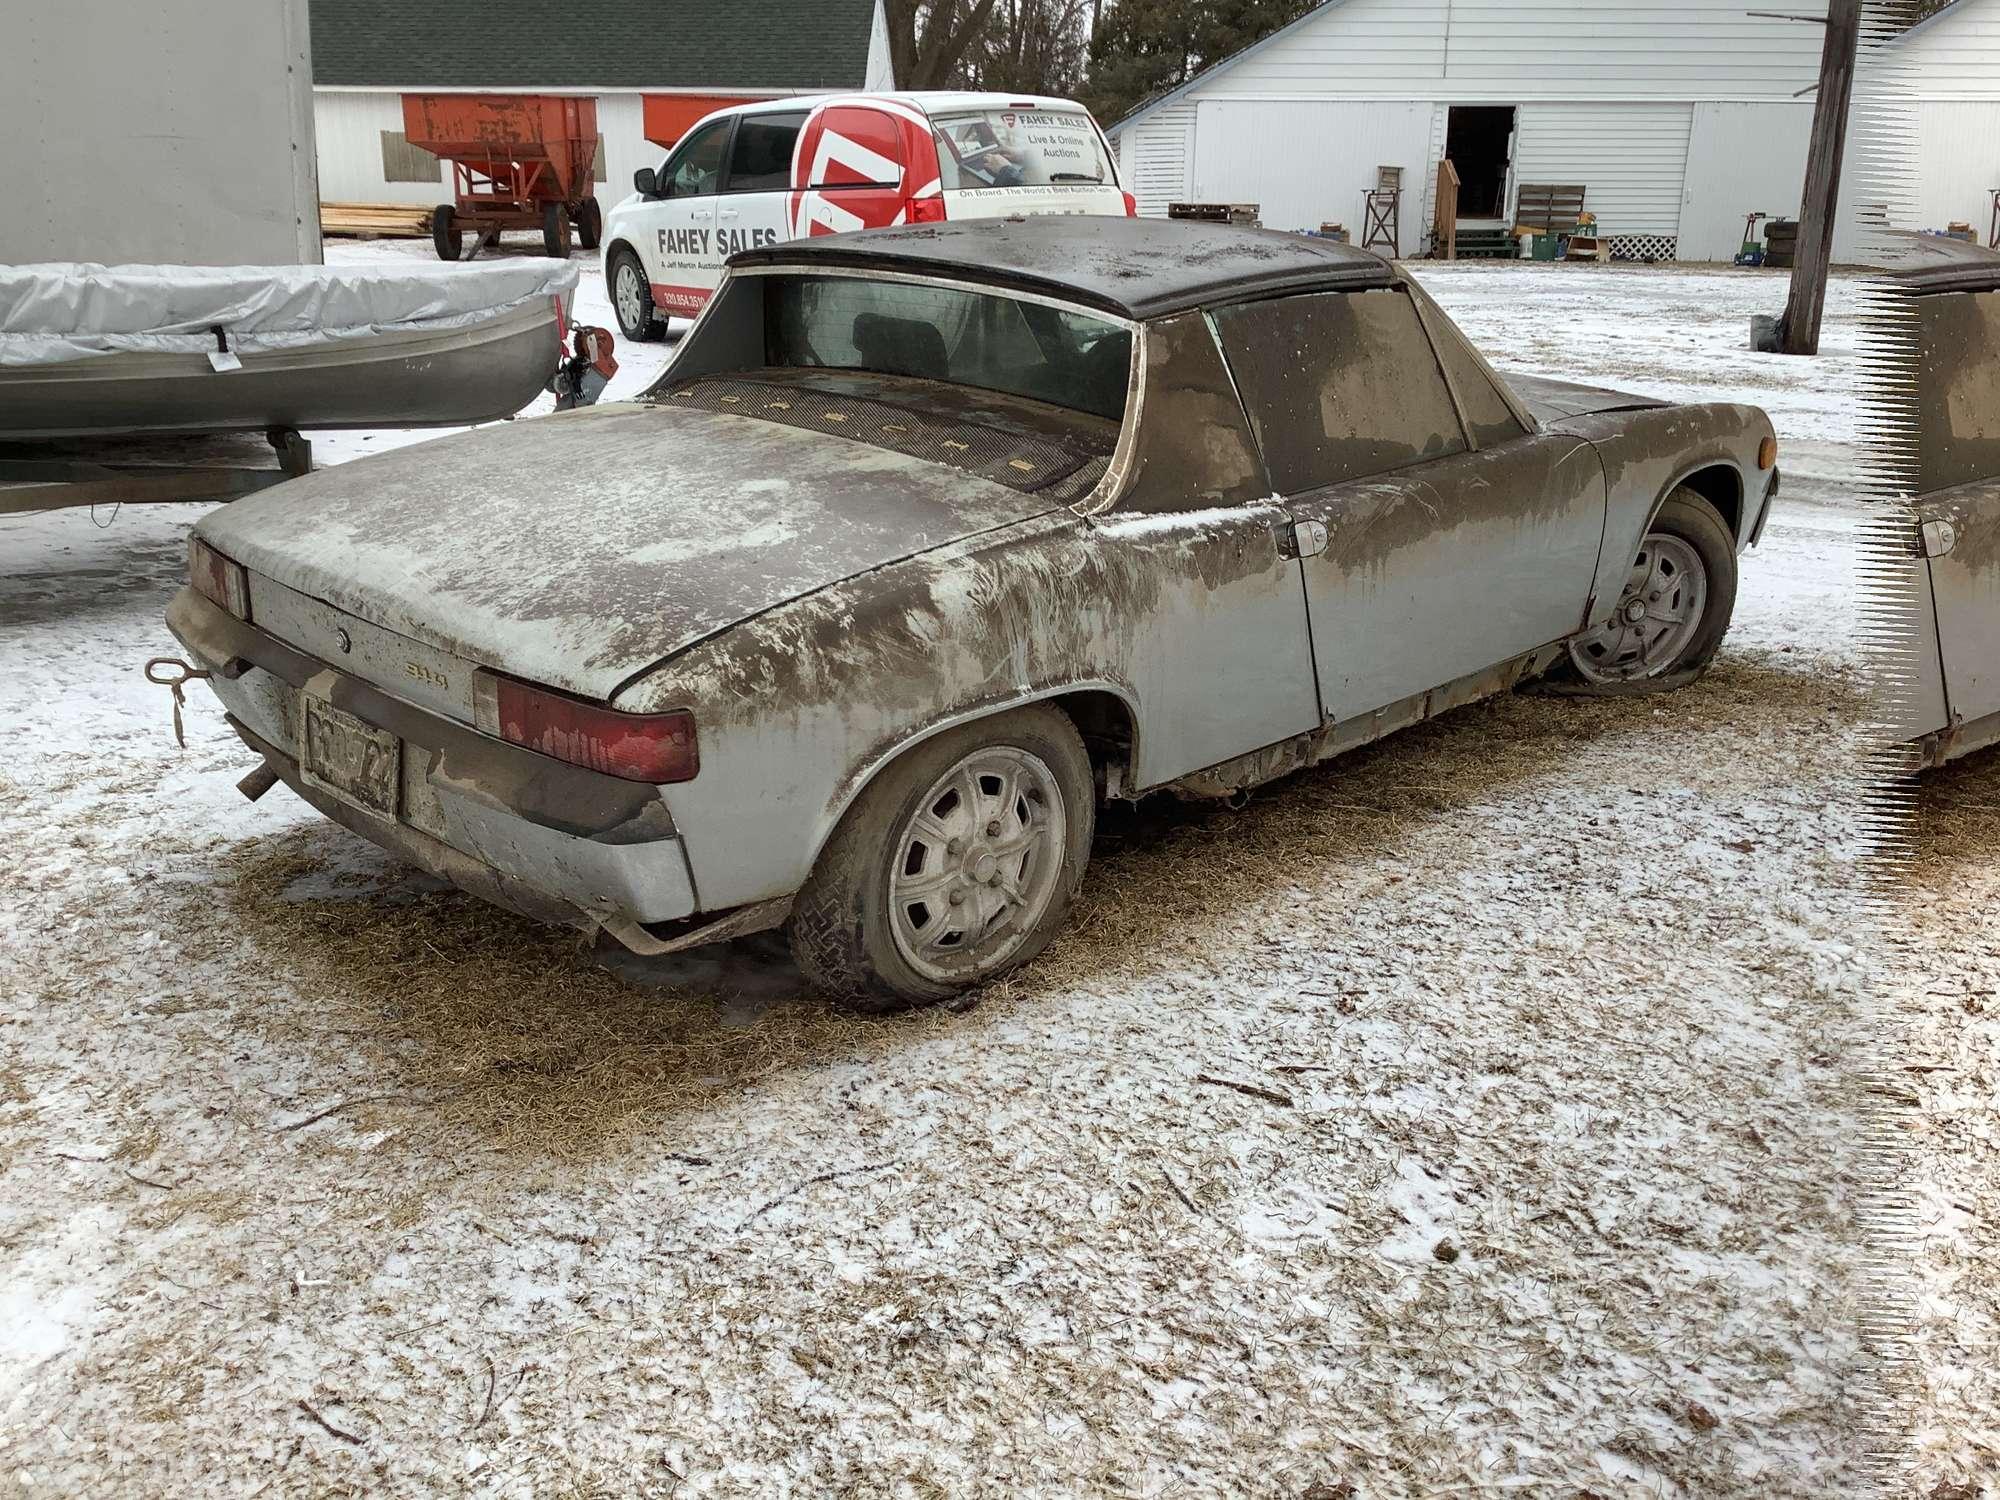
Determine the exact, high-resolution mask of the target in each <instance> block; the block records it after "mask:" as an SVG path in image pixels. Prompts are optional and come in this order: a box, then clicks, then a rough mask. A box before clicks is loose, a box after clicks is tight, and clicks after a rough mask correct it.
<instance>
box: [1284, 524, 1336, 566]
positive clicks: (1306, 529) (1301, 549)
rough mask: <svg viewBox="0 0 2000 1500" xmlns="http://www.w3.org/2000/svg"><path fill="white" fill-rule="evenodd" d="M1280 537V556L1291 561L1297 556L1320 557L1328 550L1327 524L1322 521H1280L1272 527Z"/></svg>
mask: <svg viewBox="0 0 2000 1500" xmlns="http://www.w3.org/2000/svg"><path fill="white" fill-rule="evenodd" d="M1271 529H1272V530H1273V531H1274V532H1276V533H1277V537H1278V556H1279V557H1281V558H1283V559H1285V561H1287V562H1290V561H1292V560H1293V559H1295V558H1301V557H1318V556H1319V555H1320V553H1322V552H1324V551H1326V525H1325V523H1324V522H1321V521H1280V522H1278V523H1277V524H1276V525H1275V526H1273V527H1272V528H1271Z"/></svg>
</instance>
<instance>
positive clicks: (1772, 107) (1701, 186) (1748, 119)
mask: <svg viewBox="0 0 2000 1500" xmlns="http://www.w3.org/2000/svg"><path fill="white" fill-rule="evenodd" d="M1812 117H1813V106H1812V101H1811V100H1810V99H1802V100H1800V101H1799V102H1798V103H1797V104H1716V103H1707V104H1697V105H1696V106H1695V107H1694V121H1693V128H1692V131H1691V133H1690V136H1689V140H1688V163H1687V185H1686V188H1685V190H1684V192H1683V194H1682V199H1683V201H1682V206H1681V229H1680V249H1679V254H1680V257H1681V259H1683V260H1728V259H1730V258H1731V257H1733V256H1734V255H1735V254H1736V252H1737V250H1738V249H1739V248H1741V246H1742V244H1743V216H1744V215H1745V214H1748V213H1750V212H1752V211H1753V210H1754V211H1755V212H1758V213H1767V214H1782V215H1783V216H1785V217H1786V218H1796V217H1798V212H1799V202H1800V197H1801V194H1802V193H1803V192H1804V188H1805V159H1806V138H1807V137H1808V136H1809V135H1810V134H1811V133H1812Z"/></svg>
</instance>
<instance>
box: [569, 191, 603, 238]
mask: <svg viewBox="0 0 2000 1500" xmlns="http://www.w3.org/2000/svg"><path fill="white" fill-rule="evenodd" d="M603 238H604V210H603V209H602V208H600V207H599V206H598V203H597V200H596V199H595V198H586V199H584V200H583V202H582V203H580V204H578V205H577V209H576V242H577V243H578V244H579V245H581V246H583V248H584V249H586V250H595V249H596V248H597V247H598V245H599V244H600V243H601V242H602V240H603Z"/></svg>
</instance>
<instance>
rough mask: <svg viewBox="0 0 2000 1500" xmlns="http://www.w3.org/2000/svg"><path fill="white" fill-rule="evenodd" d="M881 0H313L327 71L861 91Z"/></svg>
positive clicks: (345, 80) (461, 82)
mask: <svg viewBox="0 0 2000 1500" xmlns="http://www.w3.org/2000/svg"><path fill="white" fill-rule="evenodd" d="M875 4H876V0H567V3H565V4H563V5H560V6H554V7H552V6H550V5H549V4H548V3H547V0H422V3H421V4H416V3H412V0H311V15H312V58H313V82H314V83H316V84H322V85H329V86H336V87H338V86H348V87H362V88H395V89H403V88H410V89H450V88H502V89H504V88H526V89H533V88H581V89H589V88H621V89H630V88H661V89H672V88H691V89H702V88H708V89H750V90H755V89H856V88H860V87H862V86H863V84H864V83H865V82H866V81H867V71H868V48H869V42H870V39H871V33H872V30H873V26H874V20H875Z"/></svg>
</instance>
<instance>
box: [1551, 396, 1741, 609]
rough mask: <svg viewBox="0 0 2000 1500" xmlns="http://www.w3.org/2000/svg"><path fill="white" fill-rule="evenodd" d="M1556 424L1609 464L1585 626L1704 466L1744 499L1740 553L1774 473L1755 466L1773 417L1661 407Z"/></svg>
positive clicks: (1608, 601) (1722, 407) (1715, 407)
mask: <svg viewBox="0 0 2000 1500" xmlns="http://www.w3.org/2000/svg"><path fill="white" fill-rule="evenodd" d="M1555 425H1556V427H1557V428H1558V429H1559V430H1561V431H1564V432H1572V433H1575V434H1576V435H1577V436H1578V437H1582V438H1586V439H1588V440H1589V441H1590V444H1591V446H1592V447H1594V448H1596V449H1597V453H1598V457H1599V458H1600V459H1601V460H1602V461H1603V464H1604V477H1605V488H1606V505H1605V519H1604V545H1603V547H1602V548H1601V549H1600V551H1599V553H1598V559H1597V576H1596V579H1595V581H1594V582H1593V584H1592V587H1591V606H1590V618H1589V619H1588V620H1587V621H1586V622H1585V629H1590V628H1593V627H1595V626H1597V625H1600V624H1602V623H1603V622H1604V621H1605V620H1606V619H1607V618H1609V616H1610V613H1611V610H1612V608H1613V607H1614V606H1615V605H1616V604H1617V602H1618V597H1619V595H1620V594H1621V593H1622V592H1623V590H1624V587H1625V580H1626V575H1627V572H1628V570H1629V569H1630V568H1631V566H1632V559H1633V558H1634V557H1636V556H1638V553H1639V544H1640V542H1641V541H1642V540H1643V539H1644V538H1645V535H1646V529H1647V527H1649V526H1650V525H1652V523H1653V518H1654V517H1655V516H1657V515H1658V514H1659V513H1660V507H1661V506H1662V505H1664V504H1665V503H1666V500H1667V496H1669V495H1671V494H1672V493H1673V492H1674V490H1675V489H1676V488H1678V487H1679V486H1680V485H1682V484H1684V483H1686V482H1687V480H1688V479H1689V478H1691V477H1692V476H1694V475H1696V474H1699V473H1701V472H1702V471H1703V470H1705V469H1718V468H1719V469H1726V470H1728V471H1729V472H1730V473H1731V474H1733V475H1734V476H1735V479H1736V483H1737V485H1738V493H1739V494H1740V496H1741V501H1742V503H1741V505H1740V507H1739V511H1740V514H1739V515H1738V517H1737V518H1736V522H1737V525H1736V544H1737V548H1738V550H1739V551H1741V550H1742V549H1743V548H1744V547H1746V546H1747V545H1748V544H1749V538H1750V533H1751V531H1752V530H1753V529H1754V523H1755V520H1756V516H1757V508H1758V507H1759V506H1760V505H1761V504H1762V503H1763V500H1764V496H1765V493H1766V491H1767V489H1768V487H1769V484H1770V479H1771V475H1770V472H1769V471H1767V470H1762V469H1759V468H1758V467H1757V456H1758V449H1759V448H1760V447H1761V446H1762V445H1763V442H1764V440H1765V439H1766V438H1768V437H1770V436H1772V430H1771V419H1770V418H1769V417H1767V416H1766V415H1765V414H1764V413H1763V412H1762V411H1761V410H1759V409H1758V408H1756V407H1754V406H1741V405H1735V404H1729V403H1715V404H1711V405H1702V406H1663V407H1654V408H1647V409H1643V410H1638V411H1618V412H1602V413H1598V414H1595V415H1592V416H1586V417H1572V418H1568V419H1566V420H1564V421H1562V422H1560V423H1557V424H1555Z"/></svg>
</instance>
